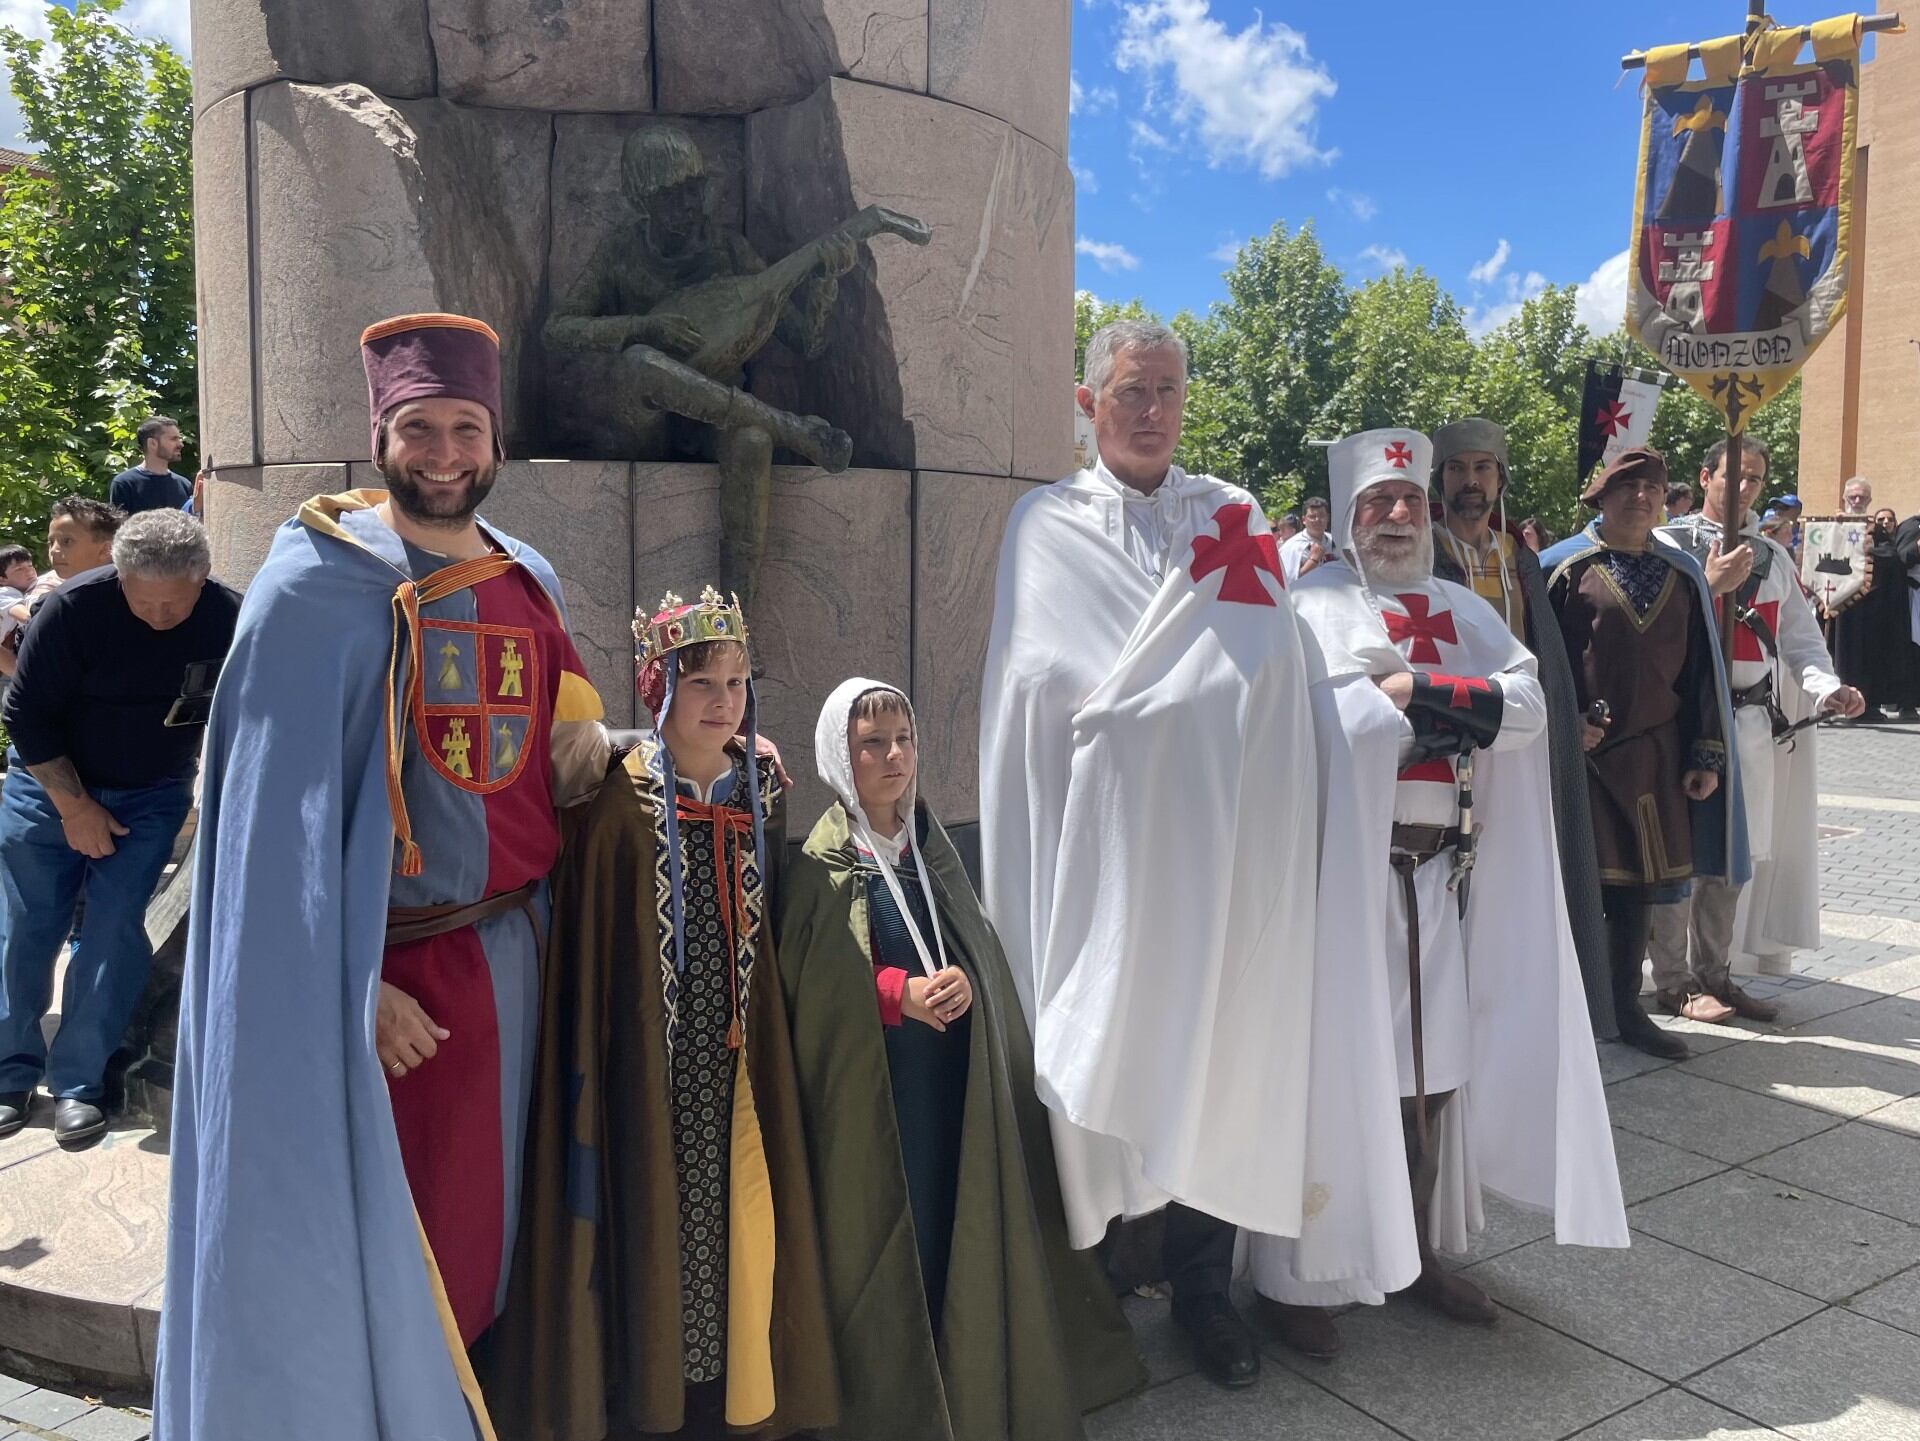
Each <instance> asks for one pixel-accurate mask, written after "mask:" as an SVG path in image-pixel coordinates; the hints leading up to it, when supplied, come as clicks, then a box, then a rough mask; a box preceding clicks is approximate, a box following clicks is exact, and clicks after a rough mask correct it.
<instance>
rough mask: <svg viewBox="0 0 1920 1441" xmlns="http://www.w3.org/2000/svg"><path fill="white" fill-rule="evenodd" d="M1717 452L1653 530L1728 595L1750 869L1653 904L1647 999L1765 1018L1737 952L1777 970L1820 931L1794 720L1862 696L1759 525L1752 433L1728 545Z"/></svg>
mask: <svg viewBox="0 0 1920 1441" xmlns="http://www.w3.org/2000/svg"><path fill="white" fill-rule="evenodd" d="M1727 457H1728V446H1727V442H1726V441H1724V440H1720V441H1715V442H1714V444H1713V447H1712V448H1711V449H1710V450H1708V452H1707V456H1706V460H1705V462H1704V463H1703V464H1702V465H1701V467H1700V484H1701V488H1702V489H1703V490H1704V491H1705V492H1706V500H1705V502H1704V503H1703V504H1702V506H1701V508H1700V510H1699V511H1697V512H1696V513H1694V514H1692V515H1687V516H1682V517H1681V518H1680V519H1678V520H1675V521H1672V522H1670V523H1669V524H1667V525H1666V526H1664V527H1663V528H1662V533H1663V534H1664V535H1666V536H1667V537H1668V538H1669V539H1671V540H1672V541H1674V542H1675V543H1676V544H1677V545H1679V546H1680V547H1681V548H1682V549H1684V550H1686V551H1687V552H1688V554H1690V555H1692V556H1693V558H1694V559H1695V560H1697V561H1699V562H1700V563H1701V564H1702V565H1703V566H1705V567H1706V571H1707V583H1708V586H1709V588H1710V589H1711V590H1712V591H1713V594H1714V603H1715V604H1716V605H1719V606H1726V605H1732V606H1733V617H1734V623H1733V656H1732V659H1731V660H1730V661H1729V663H1728V678H1729V680H1730V682H1731V687H1730V688H1731V690H1732V694H1733V728H1734V735H1735V738H1736V743H1737V744H1738V746H1739V751H1740V780H1741V784H1742V786H1743V788H1744V794H1745V799H1746V814H1747V844H1748V847H1749V849H1750V851H1751V853H1752V856H1753V880H1752V881H1751V882H1749V883H1748V884H1746V885H1745V886H1742V885H1739V884H1737V883H1734V882H1730V881H1728V880H1727V879H1726V878H1725V877H1723V876H1713V875H1700V876H1695V877H1694V880H1693V888H1692V891H1691V892H1690V893H1689V894H1688V895H1686V896H1685V897H1683V898H1682V899H1680V900H1678V901H1674V902H1670V903H1668V904H1665V905H1657V906H1655V907H1654V908H1653V936H1652V939H1651V941H1650V942H1649V944H1648V953H1649V954H1650V955H1651V956H1652V958H1653V984H1654V989H1655V1000H1656V1001H1657V1003H1658V1004H1659V1006H1660V1009H1661V1010H1663V1011H1665V1012H1667V1014H1669V1015H1673V1016H1685V1017H1686V1018H1688V1019H1689V1020H1695V1021H1710V1022H1725V1021H1729V1020H1731V1019H1732V1018H1733V1017H1735V1016H1741V1017H1744V1018H1745V1019H1747V1020H1753V1021H1771V1020H1774V1019H1776V1018H1777V1017H1778V1016H1779V1014H1780V1009H1779V1007H1778V1006H1776V1005H1775V1004H1774V1003H1773V1002H1772V1001H1766V1000H1762V999H1761V998H1760V997H1758V996H1754V995H1749V994H1748V993H1747V992H1746V991H1745V990H1744V989H1742V987H1741V986H1740V985H1739V984H1738V983H1737V982H1735V981H1734V979H1733V961H1734V957H1735V955H1736V954H1744V955H1746V956H1748V957H1750V958H1751V959H1750V961H1749V962H1748V964H1750V965H1751V966H1753V967H1755V968H1757V969H1764V970H1767V971H1771V972H1773V973H1774V974H1777V975H1785V974H1786V973H1787V972H1788V971H1789V970H1790V969H1791V966H1792V957H1793V952H1794V951H1796V950H1810V949H1813V948H1816V947H1818V946H1819V944H1820V877H1819V873H1818V867H1817V864H1816V858H1817V850H1818V847H1817V845H1816V836H1817V830H1816V825H1817V816H1816V811H1817V802H1816V799H1815V774H1814V759H1815V751H1814V732H1813V729H1812V727H1811V726H1802V727H1801V728H1799V729H1797V730H1796V729H1792V727H1794V726H1795V725H1796V723H1798V722H1802V721H1806V720H1809V719H1811V718H1814V717H1817V716H1821V715H1836V716H1840V717H1842V718H1845V719H1851V718H1852V717H1854V716H1857V715H1859V714H1861V712H1862V711H1864V710H1865V709H1866V698H1865V697H1864V696H1862V695H1861V694H1860V692H1859V691H1857V690H1855V689H1854V688H1853V687H1852V686H1850V685H1843V684H1841V682H1840V678H1839V677H1838V676H1837V675H1835V674H1834V673H1833V660H1832V658H1831V657H1830V656H1829V655H1828V654H1827V643H1826V638H1825V637H1824V636H1823V635H1822V634H1821V632H1820V622H1819V621H1818V619H1816V618H1815V616H1814V613H1813V607H1812V605H1810V604H1809V603H1808V601H1807V598H1806V593H1805V592H1804V591H1803V590H1801V588H1800V581H1799V572H1798V567H1796V566H1795V564H1794V562H1793V557H1792V556H1791V555H1789V554H1788V553H1787V551H1786V549H1785V548H1784V547H1782V546H1781V545H1780V544H1778V543H1777V542H1775V541H1772V540H1769V539H1768V538H1767V537H1765V536H1763V535H1762V534H1760V522H1759V519H1758V517H1756V516H1755V514H1754V513H1753V510H1752V508H1751V507H1752V505H1753V502H1754V500H1755V499H1756V498H1758V496H1759V494H1760V488H1761V486H1762V484H1763V483H1764V482H1765V480H1766V477H1767V449H1766V446H1765V445H1763V444H1761V443H1760V442H1759V441H1756V440H1752V439H1748V440H1746V441H1743V442H1742V443H1741V446H1740V484H1739V492H1740V497H1739V501H1738V506H1739V511H1740V515H1741V518H1742V523H1741V527H1740V540H1741V542H1742V543H1741V544H1740V545H1737V546H1730V545H1728V544H1727V542H1726V539H1725V537H1726V514H1725V489H1726V479H1727V464H1728V459H1727ZM1723 552H1724V553H1723Z"/></svg>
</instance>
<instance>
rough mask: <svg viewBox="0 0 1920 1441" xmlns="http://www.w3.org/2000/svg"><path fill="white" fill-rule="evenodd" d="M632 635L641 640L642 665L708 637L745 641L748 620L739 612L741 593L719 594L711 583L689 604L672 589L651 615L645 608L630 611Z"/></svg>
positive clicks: (709, 639) (645, 665) (698, 642)
mask: <svg viewBox="0 0 1920 1441" xmlns="http://www.w3.org/2000/svg"><path fill="white" fill-rule="evenodd" d="M633 638H634V639H635V640H636V641H638V642H639V644H640V665H641V667H642V668H643V669H644V668H645V667H647V666H649V665H651V664H652V663H653V662H654V661H656V660H659V659H660V658H661V657H662V656H664V655H666V654H667V652H669V651H676V650H684V649H685V648H686V647H688V646H690V645H700V644H702V643H703V642H706V641H711V640H737V641H739V642H740V644H741V645H745V644H746V643H747V620H746V617H745V616H743V615H742V614H741V613H740V597H739V596H734V597H732V598H731V601H729V599H728V597H726V596H723V595H721V594H720V592H719V591H717V590H715V589H714V588H713V587H712V586H708V587H707V588H706V589H705V590H703V591H701V592H700V599H699V600H697V601H695V602H694V603H693V604H691V605H689V604H688V603H687V602H686V601H684V600H682V599H681V598H680V597H679V596H677V595H675V594H674V593H673V592H672V591H668V592H667V593H666V594H665V595H663V596H661V597H660V604H659V605H658V606H657V607H656V608H655V610H654V613H653V618H652V619H651V620H649V619H648V618H647V615H646V612H644V611H635V612H634V613H633Z"/></svg>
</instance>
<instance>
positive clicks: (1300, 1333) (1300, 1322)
mask: <svg viewBox="0 0 1920 1441" xmlns="http://www.w3.org/2000/svg"><path fill="white" fill-rule="evenodd" d="M1260 1314H1261V1317H1262V1318H1263V1319H1264V1320H1265V1321H1266V1322H1267V1324H1268V1325H1269V1326H1270V1327H1272V1328H1273V1333H1274V1334H1275V1335H1276V1336H1278V1337H1279V1338H1280V1341H1281V1344H1282V1345H1284V1346H1286V1347H1287V1348H1288V1349H1289V1350H1292V1351H1297V1352H1299V1353H1300V1354H1301V1355H1302V1356H1305V1357H1307V1358H1308V1359H1309V1360H1312V1361H1331V1360H1332V1359H1333V1358H1334V1357H1335V1356H1338V1355H1339V1354H1340V1332H1339V1331H1338V1330H1337V1329H1336V1328H1335V1327H1334V1324H1333V1316H1332V1314H1331V1313H1329V1312H1328V1311H1327V1309H1326V1308H1325V1307H1324V1306H1291V1305H1288V1304H1287V1303H1286V1302H1285V1301H1275V1300H1273V1299H1272V1298H1271V1297H1268V1296H1262V1297H1261V1298H1260Z"/></svg>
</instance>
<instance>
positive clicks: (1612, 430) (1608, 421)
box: [1594, 400, 1633, 439]
mask: <svg viewBox="0 0 1920 1441" xmlns="http://www.w3.org/2000/svg"><path fill="white" fill-rule="evenodd" d="M1594 419H1595V420H1596V421H1598V422H1599V424H1600V429H1601V431H1602V432H1603V433H1604V434H1605V435H1606V436H1607V437H1608V438H1609V439H1611V438H1612V437H1614V436H1616V435H1621V434H1624V433H1625V431H1626V428H1627V422H1628V421H1630V420H1632V419H1633V413H1632V412H1631V411H1629V410H1628V409H1627V407H1626V406H1625V405H1624V404H1622V403H1621V402H1620V401H1617V400H1610V401H1608V402H1607V403H1606V404H1605V405H1603V406H1601V407H1600V410H1599V412H1598V413H1597V414H1596V415H1595V416H1594Z"/></svg>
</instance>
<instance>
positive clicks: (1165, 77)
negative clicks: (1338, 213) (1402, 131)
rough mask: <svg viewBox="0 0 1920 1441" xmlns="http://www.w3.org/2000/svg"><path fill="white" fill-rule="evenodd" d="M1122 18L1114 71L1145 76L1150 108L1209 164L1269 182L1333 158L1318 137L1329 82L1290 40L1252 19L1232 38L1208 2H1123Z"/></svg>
mask: <svg viewBox="0 0 1920 1441" xmlns="http://www.w3.org/2000/svg"><path fill="white" fill-rule="evenodd" d="M1122 9H1123V16H1124V18H1123V19H1122V22H1121V28H1120V43H1119V45H1118V47H1117V48H1116V49H1115V51H1114V57H1113V58H1114V64H1115V65H1116V66H1117V67H1118V68H1119V69H1121V70H1122V71H1125V72H1127V73H1129V74H1138V75H1141V76H1143V77H1145V79H1146V82H1147V105H1148V108H1149V109H1150V110H1152V111H1154V112H1155V113H1156V114H1164V115H1165V116H1166V117H1168V119H1169V120H1170V121H1171V123H1173V124H1174V125H1176V126H1178V127H1179V128H1180V129H1181V130H1182V131H1183V132H1186V133H1188V134H1190V135H1193V136H1194V137H1196V138H1197V139H1198V140H1199V142H1200V144H1201V146H1202V147H1203V148H1204V149H1205V151H1206V155H1207V161H1208V163H1209V164H1211V165H1228V164H1244V165H1251V166H1253V167H1255V168H1256V169H1258V170H1259V172H1260V173H1261V174H1262V175H1263V176H1265V177H1266V178H1267V179H1269V180H1277V179H1279V178H1280V177H1281V176H1283V175H1286V174H1288V173H1289V172H1291V171H1293V170H1295V169H1297V168H1299V167H1300V166H1303V165H1312V164H1321V163H1324V162H1326V161H1328V160H1330V159H1332V158H1333V154H1334V152H1333V151H1331V150H1323V149H1321V148H1320V144H1319V140H1318V136H1317V134H1316V122H1317V120H1318V118H1319V117H1318V107H1319V104H1320V102H1321V101H1322V100H1325V99H1327V98H1328V97H1329V96H1331V95H1332V94H1333V93H1334V89H1335V86H1334V81H1333V77H1332V76H1331V75H1329V74H1328V73H1327V71H1326V68H1325V67H1324V66H1322V65H1321V64H1320V63H1319V62H1318V61H1317V60H1315V59H1314V58H1313V57H1312V56H1311V55H1310V54H1308V52H1307V41H1306V37H1305V36H1303V35H1301V34H1300V33H1299V32H1298V31H1296V30H1292V29H1289V28H1288V27H1287V26H1285V25H1282V24H1280V23H1279V22H1278V21H1272V22H1269V21H1266V20H1264V19H1259V18H1256V19H1255V20H1254V21H1253V22H1252V23H1251V24H1249V25H1248V26H1247V27H1246V28H1245V29H1244V30H1241V31H1238V32H1233V31H1230V30H1228V29H1227V27H1226V26H1225V25H1223V24H1221V23H1220V21H1218V20H1217V19H1215V18H1214V16H1213V14H1212V12H1211V9H1210V5H1209V0H1129V3H1126V4H1125V5H1123V7H1122ZM1169 83H1170V84H1171V91H1170V93H1169V91H1168V90H1167V89H1166V87H1167V86H1168V85H1169Z"/></svg>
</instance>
